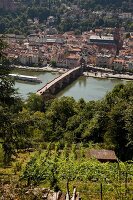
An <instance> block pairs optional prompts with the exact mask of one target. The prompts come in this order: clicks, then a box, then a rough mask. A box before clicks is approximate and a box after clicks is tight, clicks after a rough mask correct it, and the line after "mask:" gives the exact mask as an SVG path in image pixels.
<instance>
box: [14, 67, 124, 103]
mask: <svg viewBox="0 0 133 200" xmlns="http://www.w3.org/2000/svg"><path fill="white" fill-rule="evenodd" d="M12 73H18V74H23V75H31V76H37V77H38V78H40V79H41V80H42V83H40V84H38V83H29V82H22V81H16V83H15V87H16V88H18V92H19V94H20V96H21V97H22V98H23V99H26V98H27V96H28V94H29V93H31V92H33V93H35V92H36V91H37V90H38V89H40V88H41V87H43V86H44V85H45V84H46V83H48V82H49V81H51V80H52V79H54V78H55V77H57V76H59V73H56V72H35V71H25V70H14V71H13V72H12ZM122 82H125V81H124V80H118V79H98V78H92V77H83V76H82V77H79V78H78V79H77V80H76V81H74V82H73V83H72V84H70V85H68V86H67V87H66V88H65V89H63V90H62V91H61V92H60V93H58V94H57V97H61V96H72V97H73V98H74V99H76V100H79V99H80V98H84V99H85V100H86V101H89V100H98V99H101V98H103V97H104V96H105V94H106V93H107V92H109V91H111V90H112V88H113V87H114V86H115V85H116V84H117V83H122Z"/></svg>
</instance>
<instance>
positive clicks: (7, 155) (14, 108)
mask: <svg viewBox="0 0 133 200" xmlns="http://www.w3.org/2000/svg"><path fill="white" fill-rule="evenodd" d="M5 48H6V44H5V43H4V42H3V41H2V40H1V39H0V77H1V79H0V111H1V112H0V138H1V139H2V142H3V143H2V146H3V150H4V163H5V164H6V165H7V164H8V163H9V162H10V160H11V156H12V154H13V153H14V152H15V137H14V136H15V135H14V128H13V124H14V117H15V116H16V114H17V113H18V112H19V111H20V110H21V108H22V101H21V100H20V98H19V97H18V96H17V95H16V90H15V89H14V87H13V86H14V80H13V79H11V78H10V77H9V72H10V66H9V61H8V59H7V57H6V54H5V53H4V49H5Z"/></svg>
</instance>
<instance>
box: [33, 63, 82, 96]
mask: <svg viewBox="0 0 133 200" xmlns="http://www.w3.org/2000/svg"><path fill="white" fill-rule="evenodd" d="M82 73H83V67H82V66H80V67H76V68H74V69H71V70H69V71H67V72H66V73H64V74H62V75H61V76H59V77H57V78H55V79H54V80H52V81H50V82H49V83H47V84H46V85H45V86H44V87H42V88H41V89H39V90H38V91H37V93H36V94H38V95H43V97H47V98H48V99H49V98H50V97H52V96H54V95H55V94H57V93H58V92H59V91H61V90H62V89H63V88H65V87H66V86H67V85H69V84H70V83H71V82H73V81H74V80H76V79H77V78H78V77H79V76H81V75H82Z"/></svg>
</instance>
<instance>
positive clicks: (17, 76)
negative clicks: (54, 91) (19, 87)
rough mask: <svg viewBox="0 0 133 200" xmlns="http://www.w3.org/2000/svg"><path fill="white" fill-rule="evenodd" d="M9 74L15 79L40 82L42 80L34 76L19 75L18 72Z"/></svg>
mask: <svg viewBox="0 0 133 200" xmlns="http://www.w3.org/2000/svg"><path fill="white" fill-rule="evenodd" d="M9 76H11V77H13V78H14V79H15V80H21V81H29V82H35V83H42V81H41V80H40V79H39V78H38V77H36V76H26V75H20V74H9Z"/></svg>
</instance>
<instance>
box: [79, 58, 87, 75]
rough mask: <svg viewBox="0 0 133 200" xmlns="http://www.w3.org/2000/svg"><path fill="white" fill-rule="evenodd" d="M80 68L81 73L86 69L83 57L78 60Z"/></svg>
mask: <svg viewBox="0 0 133 200" xmlns="http://www.w3.org/2000/svg"><path fill="white" fill-rule="evenodd" d="M80 66H81V68H82V72H83V71H85V69H86V61H85V59H84V58H83V57H81V59H80Z"/></svg>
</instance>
